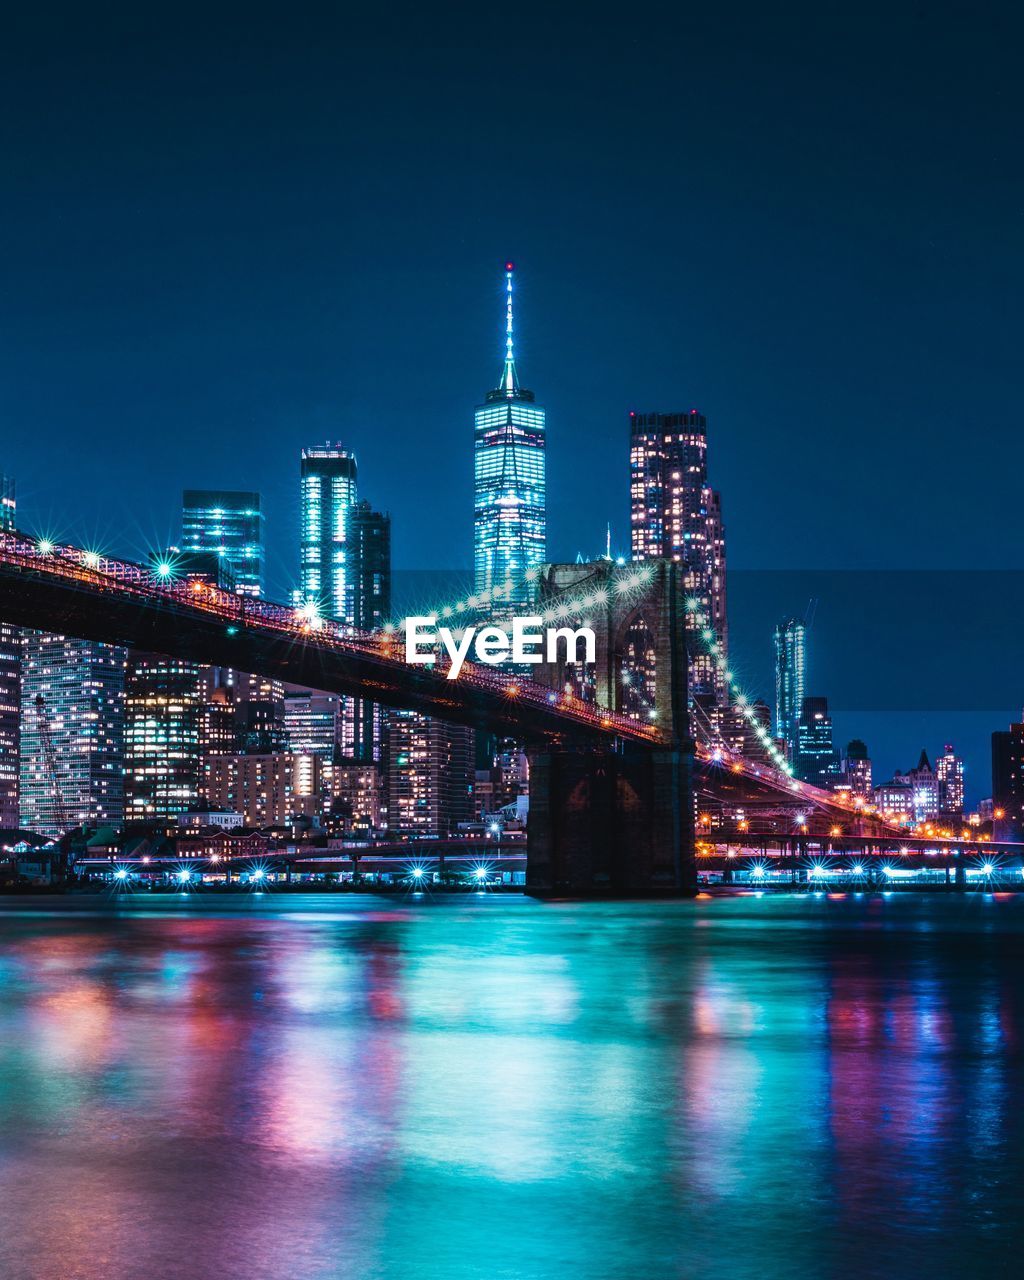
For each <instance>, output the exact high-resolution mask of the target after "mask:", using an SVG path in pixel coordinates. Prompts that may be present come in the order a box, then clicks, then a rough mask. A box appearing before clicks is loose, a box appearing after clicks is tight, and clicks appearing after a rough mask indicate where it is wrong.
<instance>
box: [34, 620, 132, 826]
mask: <svg viewBox="0 0 1024 1280" xmlns="http://www.w3.org/2000/svg"><path fill="white" fill-rule="evenodd" d="M125 657H126V655H125V650H124V649H122V648H118V647H116V646H114V645H108V644H99V643H97V642H95V641H91V640H77V639H75V638H73V637H71V636H64V635H58V634H55V633H50V632H39V631H26V632H24V634H23V639H22V681H21V757H20V793H21V794H20V810H21V824H20V825H21V826H23V827H27V828H29V829H30V830H33V831H39V832H41V833H43V834H44V835H57V834H59V833H60V832H62V831H66V830H70V829H71V828H73V827H77V826H83V825H88V826H104V825H112V826H119V825H120V823H121V822H122V820H123V817H124V720H125Z"/></svg>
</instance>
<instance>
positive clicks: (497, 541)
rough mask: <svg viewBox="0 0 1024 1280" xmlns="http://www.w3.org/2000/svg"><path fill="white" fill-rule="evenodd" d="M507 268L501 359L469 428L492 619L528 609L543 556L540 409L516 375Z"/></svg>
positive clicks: (477, 569) (478, 553) (482, 584)
mask: <svg viewBox="0 0 1024 1280" xmlns="http://www.w3.org/2000/svg"><path fill="white" fill-rule="evenodd" d="M513 272H514V267H513V264H512V263H511V262H508V263H506V264H505V359H504V362H503V364H502V369H501V375H500V377H499V379H498V385H497V386H496V387H495V388H494V389H493V390H492V391H489V392H488V393H487V395H486V396H485V397H484V403H483V404H481V405H478V406H477V408H476V411H475V425H474V433H473V578H474V590H475V592H476V595H477V597H480V596H484V597H485V599H484V600H483V601H482V602H481V611H482V612H483V614H484V615H485V616H488V617H491V618H499V617H501V616H511V615H513V614H516V613H520V614H521V613H524V612H528V611H529V609H530V607H531V605H532V602H533V599H534V596H535V584H534V582H532V581H527V580H526V575H527V574H528V573H529V571H530V570H533V569H538V568H539V567H540V566H541V565H542V564H543V563H544V561H545V559H546V556H547V495H546V471H545V465H546V455H545V450H546V422H545V413H544V410H543V409H542V408H541V407H540V405H538V404H537V403H536V402H535V399H534V394H533V392H532V391H527V390H526V388H524V387H522V386H521V385H520V382H519V374H518V370H517V368H516V360H515V351H514V346H513V337H514V335H513V321H512V278H513ZM496 589H497V591H498V592H500V596H499V597H498V599H497V600H495V598H494V597H493V594H492V593H494V592H495V590H496Z"/></svg>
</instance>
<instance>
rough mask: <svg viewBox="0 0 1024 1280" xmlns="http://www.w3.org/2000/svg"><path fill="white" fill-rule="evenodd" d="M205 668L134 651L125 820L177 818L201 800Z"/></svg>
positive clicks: (129, 676)
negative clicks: (201, 748) (201, 747)
mask: <svg viewBox="0 0 1024 1280" xmlns="http://www.w3.org/2000/svg"><path fill="white" fill-rule="evenodd" d="M203 675H204V670H203V668H202V667H201V666H199V665H198V664H197V663H194V662H185V661H183V660H182V659H180V658H168V657H165V656H164V655H163V654H158V653H143V652H137V651H135V650H132V651H131V652H130V653H129V655H128V665H127V675H126V680H125V740H124V773H125V819H126V821H128V822H142V821H146V820H148V819H152V818H157V819H173V818H175V817H176V816H177V815H178V814H179V813H183V812H185V811H186V810H187V809H193V808H195V806H196V803H197V801H198V799H199V787H200V778H201V756H200V746H201V736H202V732H201V731H202V720H203V710H204V705H205V697H204V692H205V690H204V683H203Z"/></svg>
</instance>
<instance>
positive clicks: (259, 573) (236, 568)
mask: <svg viewBox="0 0 1024 1280" xmlns="http://www.w3.org/2000/svg"><path fill="white" fill-rule="evenodd" d="M181 537H182V544H183V547H182V549H183V550H184V551H187V552H200V553H202V552H205V553H208V554H212V555H216V556H220V557H221V558H223V559H224V560H225V561H226V562H227V564H228V567H229V568H230V570H231V572H232V574H233V576H234V580H235V589H236V590H237V591H239V592H240V593H242V594H244V595H249V596H259V595H262V593H263V507H262V503H261V500H260V495H259V494H258V493H251V492H239V491H235V490H231V489H186V490H185V491H184V493H183V494H182V495H181Z"/></svg>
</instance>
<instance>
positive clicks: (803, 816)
mask: <svg viewBox="0 0 1024 1280" xmlns="http://www.w3.org/2000/svg"><path fill="white" fill-rule="evenodd" d="M796 820H797V825H798V826H803V824H804V823H805V822H806V821H807V814H806V813H798V814H797V815H796Z"/></svg>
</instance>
